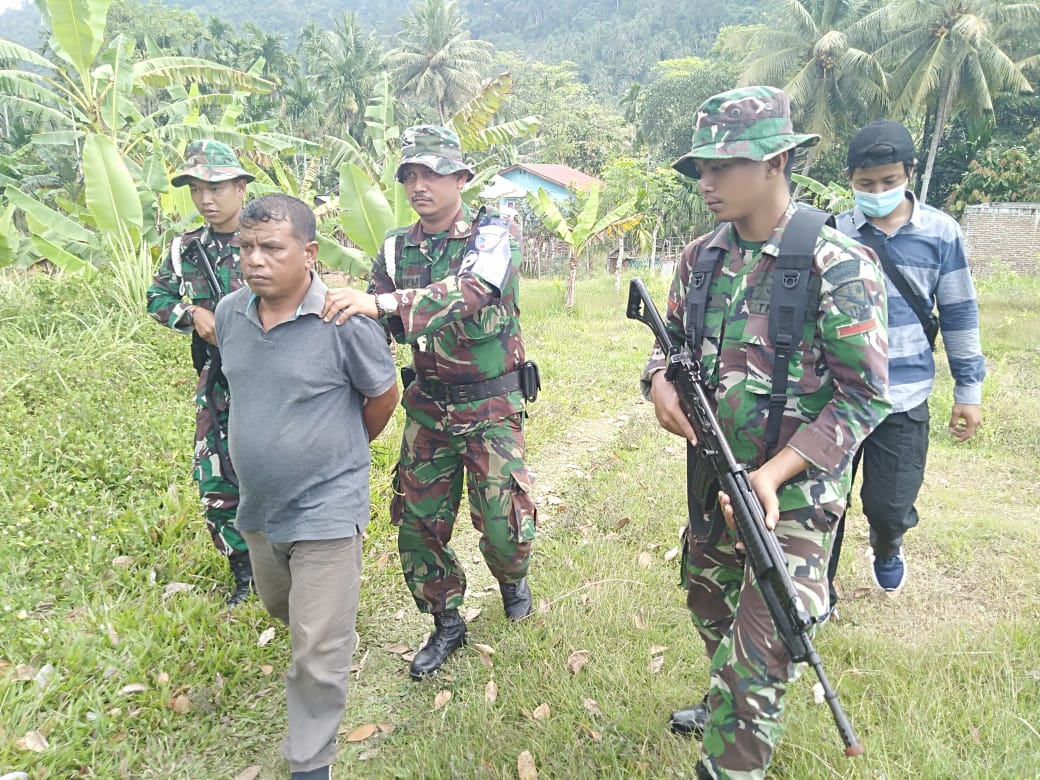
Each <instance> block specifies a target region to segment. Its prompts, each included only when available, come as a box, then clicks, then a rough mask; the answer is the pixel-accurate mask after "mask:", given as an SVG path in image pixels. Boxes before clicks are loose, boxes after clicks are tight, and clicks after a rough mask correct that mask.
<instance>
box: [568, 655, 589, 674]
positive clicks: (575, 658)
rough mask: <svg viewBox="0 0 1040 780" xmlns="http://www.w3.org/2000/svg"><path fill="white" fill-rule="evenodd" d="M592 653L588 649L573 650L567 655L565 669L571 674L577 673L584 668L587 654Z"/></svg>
mask: <svg viewBox="0 0 1040 780" xmlns="http://www.w3.org/2000/svg"><path fill="white" fill-rule="evenodd" d="M590 655H592V653H591V651H589V650H575V651H574V652H573V653H571V654H570V655H569V656H567V671H568V672H570V673H571V674H577V673H578V672H580V671H581V670H582V669H584V668H585V664H587V663H588V662H589V656H590Z"/></svg>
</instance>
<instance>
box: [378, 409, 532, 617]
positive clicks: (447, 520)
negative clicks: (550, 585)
mask: <svg viewBox="0 0 1040 780" xmlns="http://www.w3.org/2000/svg"><path fill="white" fill-rule="evenodd" d="M463 471H465V476H466V491H467V494H468V497H469V506H470V519H471V521H472V523H473V527H474V528H476V529H477V531H479V532H480V552H481V554H482V555H483V556H484V561H485V562H486V563H487V566H488V568H489V569H490V570H491V573H492V574H493V575H494V576H495V579H497V580H498V581H499V582H505V583H511V582H516V581H518V580H520V579H522V578H523V577H525V576H527V567H528V564H529V563H530V560H531V543H532V541H533V540H534V537H535V526H536V523H537V511H536V509H535V505H534V501H533V499H532V497H531V494H530V490H531V480H530V477H529V475H528V473H527V469H526V468H525V467H524V434H523V428H522V424H521V420H520V416H519V415H515V416H513V417H509V418H507V419H505V420H502V421H500V422H497V423H494V424H492V425H490V426H488V427H486V428H481V429H480V430H477V431H472V432H469V433H467V434H466V435H462V436H460V435H453V434H451V433H448V432H446V431H439V430H433V429H431V428H427V427H425V426H422V425H420V424H419V423H417V422H415V421H414V420H408V422H407V424H406V426H405V430H404V435H403V437H402V441H401V459H400V461H399V463H398V466H397V474H396V476H395V478H394V498H393V501H392V502H391V505H390V518H391V522H393V523H394V525H397V526H399V528H398V533H397V548H398V550H399V551H400V553H401V568H402V570H403V572H404V579H405V582H406V583H407V585H408V589H409V590H410V591H411V593H412V598H413V599H415V604H416V606H418V607H419V610H420V611H422V612H427V613H431V612H443V611H444V610H447V609H458V608H459V607H461V606H462V601H463V597H464V595H465V593H466V573H465V572H464V571H463V568H462V564H461V563H460V562H459V560H458V558H457V556H456V555H455V552H454V551H453V550H452V549H451V547H450V546H449V542H450V541H451V534H452V529H453V527H454V525H455V518H456V516H457V515H458V511H459V504H460V503H461V500H462V485H463Z"/></svg>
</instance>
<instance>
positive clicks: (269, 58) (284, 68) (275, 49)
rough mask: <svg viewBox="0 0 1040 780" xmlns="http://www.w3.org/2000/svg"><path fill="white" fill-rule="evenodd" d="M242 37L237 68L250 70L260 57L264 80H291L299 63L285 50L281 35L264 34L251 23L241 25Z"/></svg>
mask: <svg viewBox="0 0 1040 780" xmlns="http://www.w3.org/2000/svg"><path fill="white" fill-rule="evenodd" d="M242 30H243V31H244V32H245V35H244V37H243V38H242V40H241V41H239V45H238V66H239V67H240V68H242V69H246V68H251V67H252V66H253V64H254V63H255V62H256V61H257V60H259V59H260V58H261V57H262V58H263V60H264V66H263V70H262V71H261V75H263V76H264V77H265V78H268V79H270V78H272V77H274V78H276V79H278V81H280V82H281V83H283V84H284V83H285V81H286V80H288V79H289V78H291V76H292V74H293V73H295V72H296V69H297V68H298V67H299V62H298V61H297V60H296V57H295V56H293V55H292V54H291V53H290V52H289V51H288V50H287V49H286V48H285V35H284V34H283V33H266V32H264V31H263V30H262V29H261V28H260V27H259V26H258V25H256V24H255V23H253V22H246V23H245V24H243V25H242Z"/></svg>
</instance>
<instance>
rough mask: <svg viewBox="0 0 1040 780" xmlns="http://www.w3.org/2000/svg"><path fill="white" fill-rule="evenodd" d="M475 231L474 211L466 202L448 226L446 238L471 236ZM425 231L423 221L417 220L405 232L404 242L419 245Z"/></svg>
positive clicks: (408, 244)
mask: <svg viewBox="0 0 1040 780" xmlns="http://www.w3.org/2000/svg"><path fill="white" fill-rule="evenodd" d="M472 232H473V211H472V209H470V207H469V206H467V205H466V204H465V203H463V204H462V206H461V207H460V208H459V211H458V213H457V214H456V215H455V219H453V220H452V222H451V227H449V228H448V233H447V235H446V238H448V239H453V238H469V236H470V233H472ZM425 237H426V236H425V234H424V233H423V227H422V222H416V223H415V224H414V225H412V226H411V227H410V228H409V229H408V232H407V233H406V234H405V237H404V243H405V246H419V244H421V243H422V242H423V239H424V238H425Z"/></svg>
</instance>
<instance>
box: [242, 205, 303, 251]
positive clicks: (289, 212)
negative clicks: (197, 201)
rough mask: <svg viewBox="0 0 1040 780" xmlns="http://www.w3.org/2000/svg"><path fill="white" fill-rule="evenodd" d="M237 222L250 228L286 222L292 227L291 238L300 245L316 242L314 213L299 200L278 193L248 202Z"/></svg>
mask: <svg viewBox="0 0 1040 780" xmlns="http://www.w3.org/2000/svg"><path fill="white" fill-rule="evenodd" d="M238 222H239V224H240V225H242V226H243V227H250V226H251V225H255V224H256V223H258V222H288V223H289V224H290V225H292V234H293V238H295V239H296V240H297V241H299V242H300V243H301V244H308V243H310V242H311V241H316V240H317V237H318V225H317V222H316V221H315V219H314V212H313V211H311V209H310V207H309V206H308V205H307V204H306V203H304V202H303V201H302V200H300V199H299V198H294V197H293V196H292V195H285V194H283V193H280V192H276V193H273V194H271V195H261V196H260V197H259V198H254V199H253V200H251V201H249V202H248V203H247V204H246V205H245V206H244V207H243V209H242V213H241V214H240V215H239V217H238Z"/></svg>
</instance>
